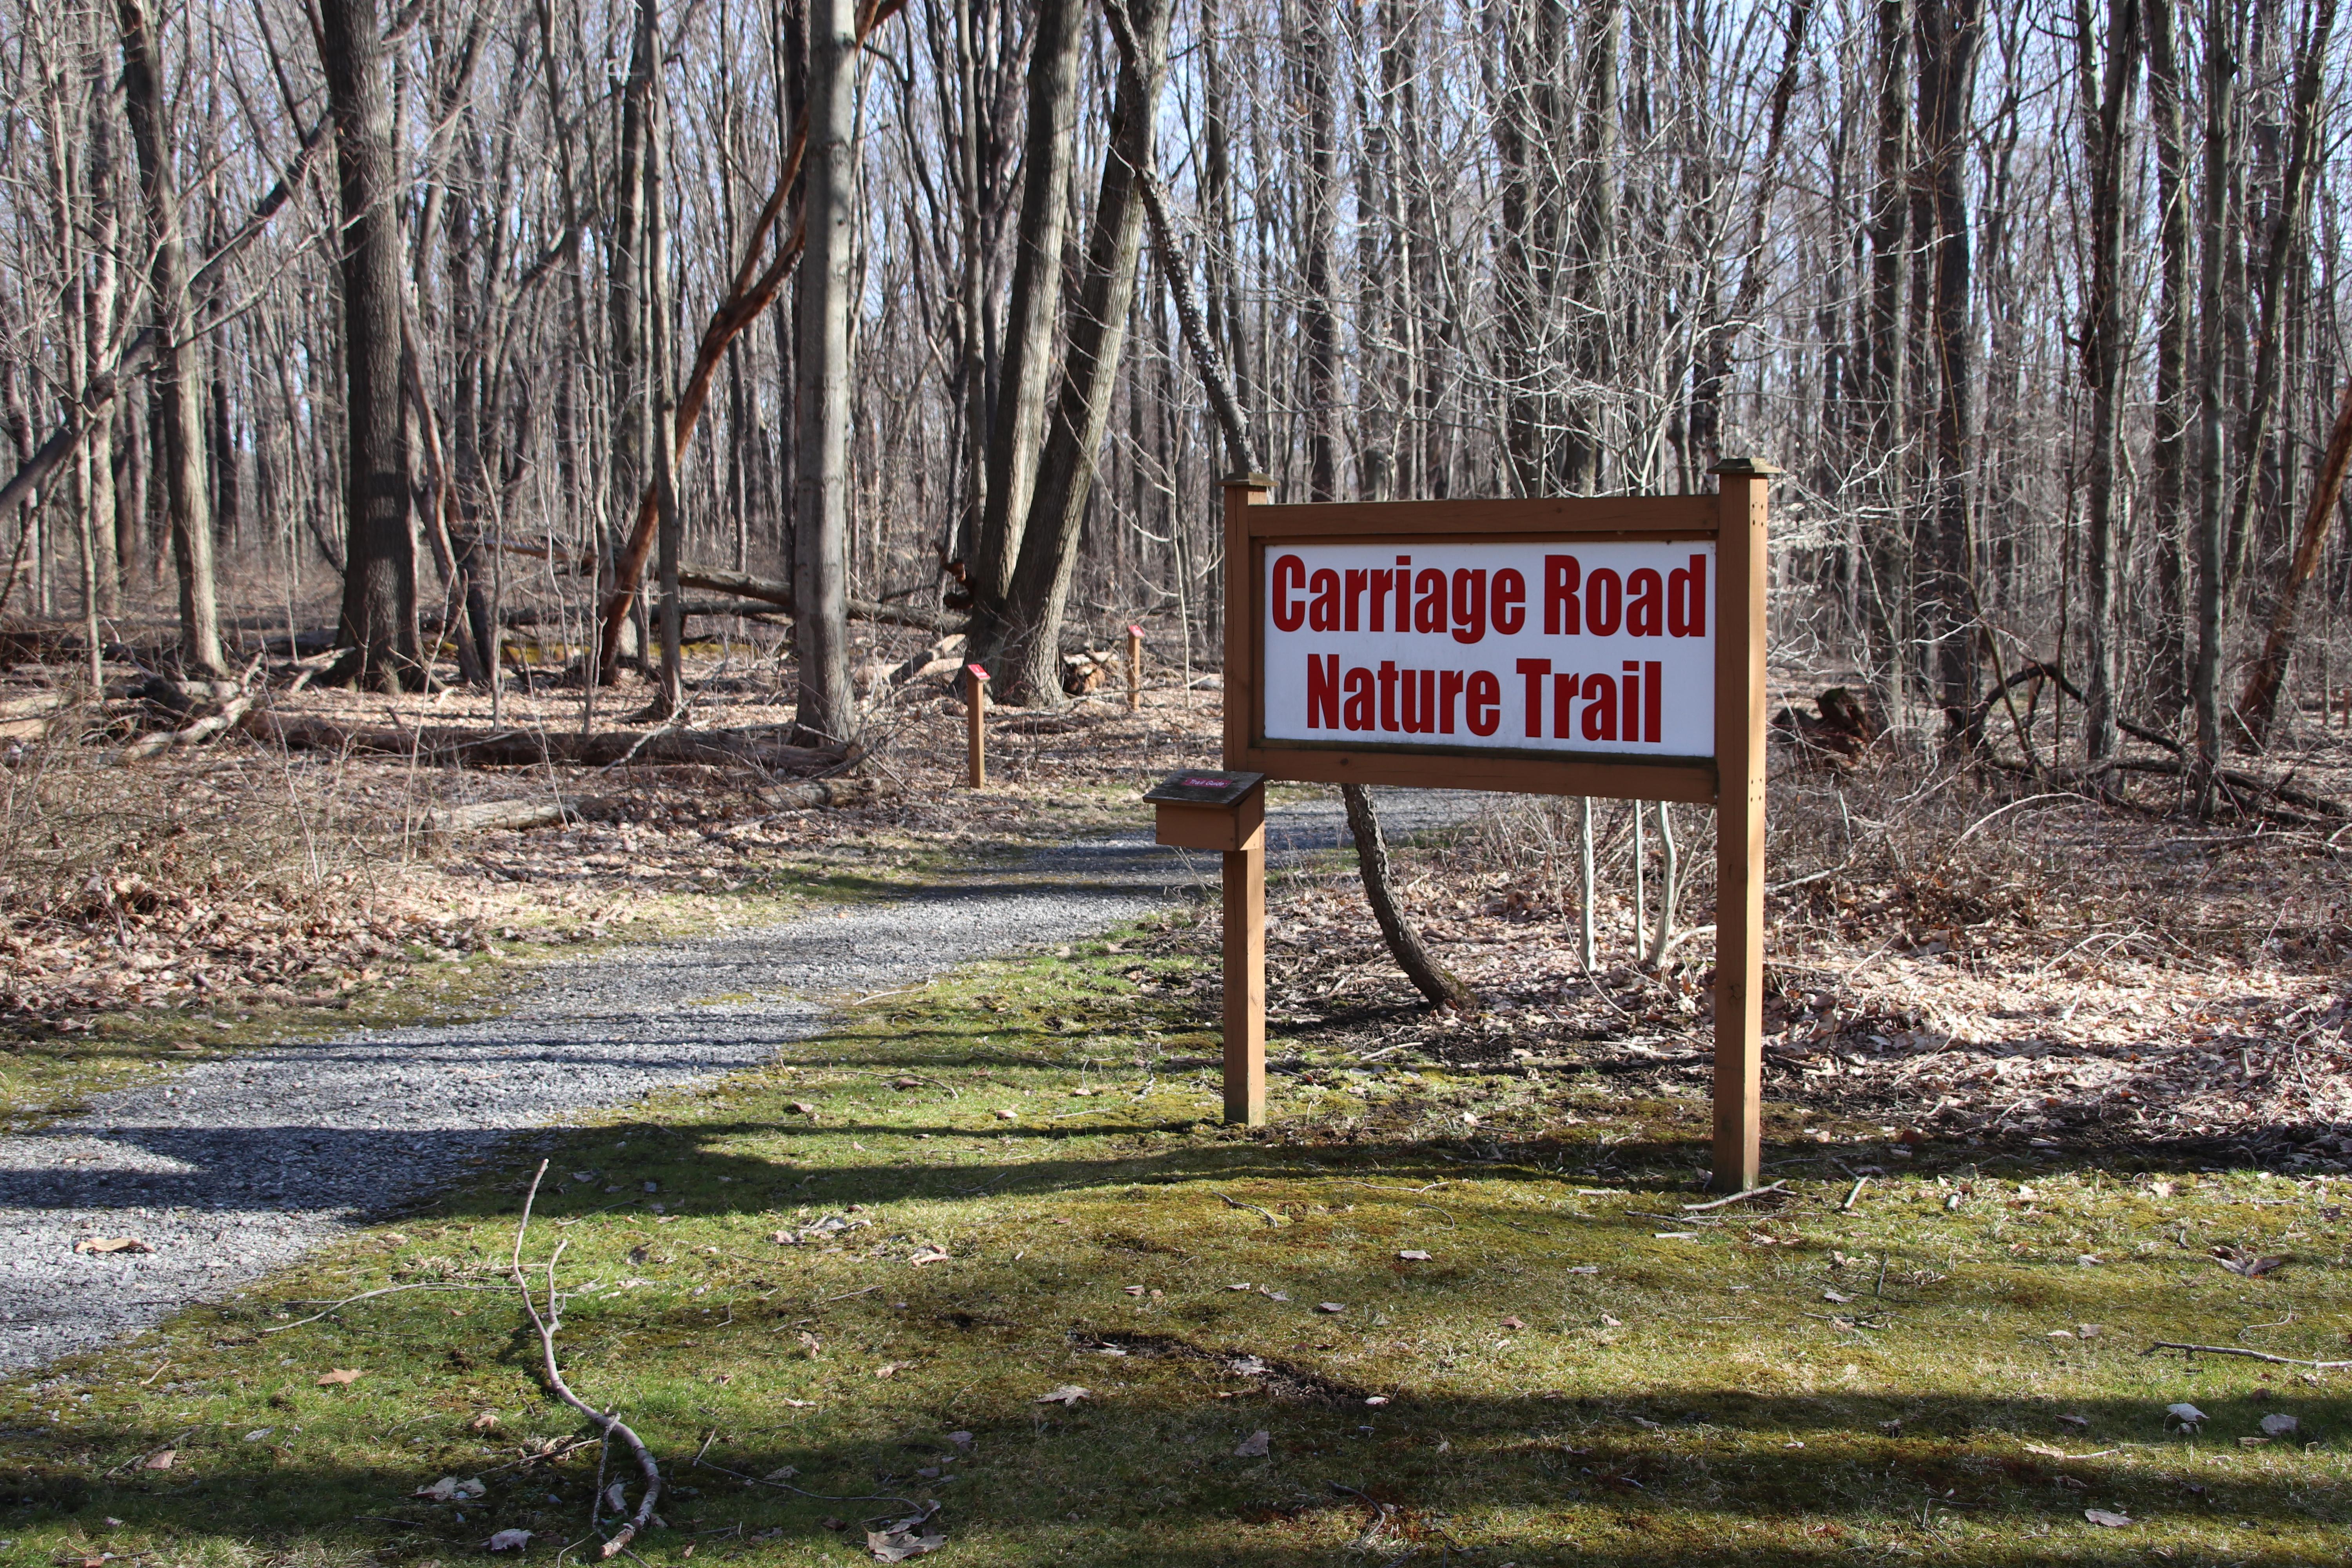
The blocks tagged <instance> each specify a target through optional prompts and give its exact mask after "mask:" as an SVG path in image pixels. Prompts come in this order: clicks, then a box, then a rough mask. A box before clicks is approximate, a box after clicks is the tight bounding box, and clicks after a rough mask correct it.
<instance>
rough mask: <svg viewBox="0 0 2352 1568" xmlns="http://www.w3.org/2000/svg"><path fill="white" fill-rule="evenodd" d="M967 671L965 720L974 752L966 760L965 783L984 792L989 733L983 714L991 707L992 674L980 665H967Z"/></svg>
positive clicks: (986, 779) (970, 748) (986, 776)
mask: <svg viewBox="0 0 2352 1568" xmlns="http://www.w3.org/2000/svg"><path fill="white" fill-rule="evenodd" d="M963 671H964V674H963V679H964V689H965V692H966V694H967V699H968V700H966V701H965V703H964V720H965V724H966V733H967V737H968V747H969V752H970V754H969V756H968V757H967V759H966V766H965V769H964V781H965V783H967V784H970V785H971V787H972V788H973V789H982V788H984V787H986V785H987V784H988V731H987V729H986V727H985V726H984V725H983V723H982V712H983V710H985V709H986V707H987V704H988V671H986V670H984V669H982V668H981V667H980V666H978V665H976V664H967V665H965V666H964V667H963Z"/></svg>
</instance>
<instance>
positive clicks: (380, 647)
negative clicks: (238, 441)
mask: <svg viewBox="0 0 2352 1568" xmlns="http://www.w3.org/2000/svg"><path fill="white" fill-rule="evenodd" d="M320 46H321V49H322V52H323V55H324V60H325V65H326V75H327V98H328V102H329V104H330V106H331V110H332V111H333V114H334V120H335V163H336V169H337V172H338V174H339V176H340V180H339V184H340V186H341V198H342V201H341V205H342V245H341V256H340V258H339V259H340V263H341V265H340V268H339V270H340V275H341V281H342V297H343V298H342V304H343V387H344V396H343V415H344V419H345V422H346V429H345V433H344V453H345V465H346V467H345V473H344V479H343V482H344V509H345V511H344V537H345V545H344V550H343V605H342V624H341V626H340V627H339V628H338V630H337V633H336V636H337V638H338V640H339V641H340V642H341V645H342V646H344V647H348V648H350V649H351V650H352V653H351V655H350V656H349V657H348V658H346V659H345V660H344V661H343V662H342V664H341V666H340V667H339V668H338V669H337V670H336V671H335V672H334V673H335V674H336V675H337V676H339V677H341V678H344V679H352V680H356V681H358V682H360V683H362V684H373V685H375V686H379V687H382V688H383V689H399V688H400V687H401V686H404V685H408V684H414V683H417V682H419V681H421V679H422V677H423V675H424V666H423V663H422V661H421V660H420V659H419V658H418V657H417V647H416V538H415V531H414V530H413V529H412V527H411V524H410V517H409V504H410V497H409V488H408V445H407V429H406V426H405V424H404V421H403V419H402V412H401V393H400V383H401V372H400V355H401V342H400V317H401V279H400V248H401V240H400V222H399V216H400V209H399V202H400V176H399V164H398V160H397V155H396V154H395V153H394V148H393V122H392V121H393V116H392V78H391V71H390V68H389V63H388V62H387V60H386V59H385V58H384V49H383V18H382V17H380V16H378V15H377V14H376V6H375V0H324V4H323V5H321V7H320Z"/></svg>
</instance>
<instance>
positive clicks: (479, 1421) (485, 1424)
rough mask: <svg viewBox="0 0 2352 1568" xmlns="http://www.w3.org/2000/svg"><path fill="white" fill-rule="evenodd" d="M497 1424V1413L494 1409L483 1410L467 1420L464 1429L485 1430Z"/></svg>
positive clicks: (470, 1430)
mask: <svg viewBox="0 0 2352 1568" xmlns="http://www.w3.org/2000/svg"><path fill="white" fill-rule="evenodd" d="M498 1424H499V1413H498V1412H497V1411H495V1410H485V1411H483V1412H482V1413H481V1414H480V1415H477V1416H475V1417H474V1418H473V1419H472V1420H471V1421H468V1422H467V1423H466V1429H467V1431H469V1432H487V1431H488V1430H490V1429H491V1428H492V1427H494V1426H497V1425H498Z"/></svg>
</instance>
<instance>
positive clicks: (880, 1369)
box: [874, 1361, 908, 1377]
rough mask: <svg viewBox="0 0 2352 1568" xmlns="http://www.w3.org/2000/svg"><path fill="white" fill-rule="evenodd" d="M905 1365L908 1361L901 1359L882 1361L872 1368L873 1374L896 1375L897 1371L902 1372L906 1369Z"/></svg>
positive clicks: (882, 1375)
mask: <svg viewBox="0 0 2352 1568" xmlns="http://www.w3.org/2000/svg"><path fill="white" fill-rule="evenodd" d="M907 1366H908V1363H906V1362H903V1361H891V1362H884V1363H882V1364H881V1365H880V1366H877V1367H876V1368H875V1369H874V1375H875V1376H877V1377H896V1376H898V1373H901V1372H904V1371H905V1370H906V1369H907Z"/></svg>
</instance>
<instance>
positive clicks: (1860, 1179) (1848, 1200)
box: [1838, 1176, 1870, 1214]
mask: <svg viewBox="0 0 2352 1568" xmlns="http://www.w3.org/2000/svg"><path fill="white" fill-rule="evenodd" d="M1868 1185H1870V1178H1869V1177H1868V1176H1856V1177H1855V1178H1854V1179H1853V1187H1852V1188H1851V1189H1850V1190H1849V1191H1848V1192H1847V1193H1846V1194H1845V1202H1843V1203H1842V1204H1840V1205H1838V1213H1840V1214H1852V1213H1853V1202H1854V1200H1855V1199H1856V1198H1858V1197H1860V1196H1862V1189H1863V1188H1864V1187H1866V1186H1868Z"/></svg>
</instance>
